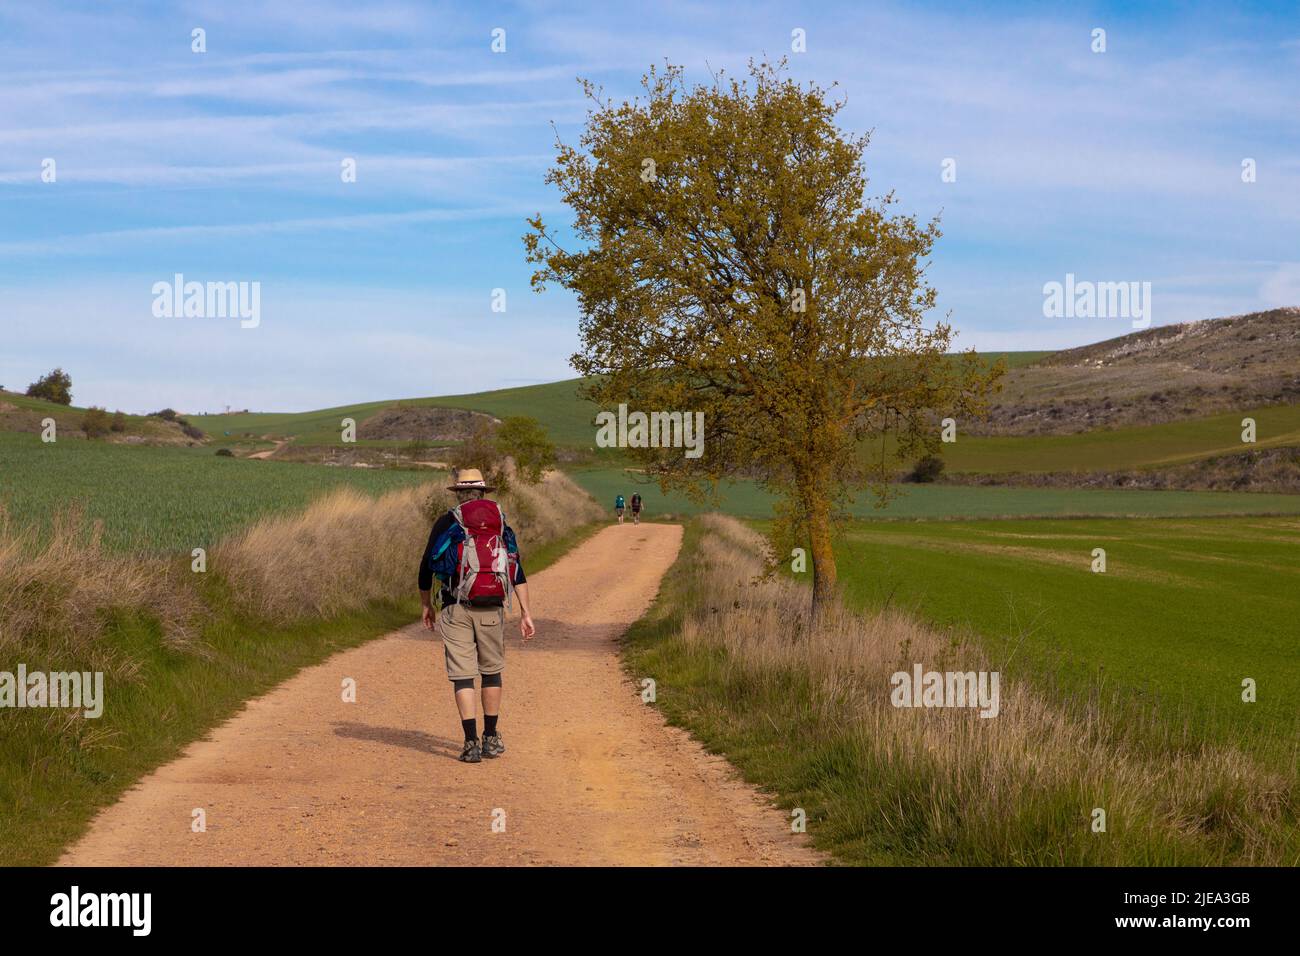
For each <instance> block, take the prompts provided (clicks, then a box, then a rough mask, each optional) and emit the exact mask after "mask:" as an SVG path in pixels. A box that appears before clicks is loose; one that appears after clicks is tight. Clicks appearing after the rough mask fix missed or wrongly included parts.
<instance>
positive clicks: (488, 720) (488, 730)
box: [483, 714, 497, 737]
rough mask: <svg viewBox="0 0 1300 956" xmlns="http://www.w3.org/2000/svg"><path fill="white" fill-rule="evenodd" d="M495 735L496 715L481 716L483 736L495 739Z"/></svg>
mask: <svg viewBox="0 0 1300 956" xmlns="http://www.w3.org/2000/svg"><path fill="white" fill-rule="evenodd" d="M496 733H497V715H496V714H484V715H483V736H484V737H495V736H496Z"/></svg>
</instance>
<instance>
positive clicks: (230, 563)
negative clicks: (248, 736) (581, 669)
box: [213, 472, 600, 623]
mask: <svg viewBox="0 0 1300 956" xmlns="http://www.w3.org/2000/svg"><path fill="white" fill-rule="evenodd" d="M442 485H443V482H442V480H439V481H438V482H437V483H436V484H432V485H430V486H426V487H420V488H408V489H403V490H400V491H394V492H390V493H389V494H386V495H384V496H383V497H381V498H379V499H378V500H375V499H371V498H367V497H365V496H364V495H361V494H358V493H357V492H354V491H351V490H350V489H344V490H341V491H337V492H335V493H333V494H331V495H328V496H326V497H323V498H321V499H319V500H317V501H316V502H314V503H313V504H312V505H311V506H309V507H308V508H307V509H306V511H304V512H302V513H300V514H294V515H280V516H276V517H272V518H265V519H263V520H261V521H259V522H257V523H256V524H254V525H253V526H251V527H250V528H248V529H246V530H245V531H243V532H242V533H240V534H237V535H235V536H234V537H233V538H231V539H230V540H228V541H226V542H224V543H223V544H222V545H221V546H220V547H218V548H217V549H216V551H215V553H214V562H213V567H214V568H217V569H219V570H220V573H221V574H222V575H223V576H224V577H225V578H226V580H227V581H229V582H230V584H231V586H232V589H233V593H234V595H235V599H236V601H237V602H239V604H240V605H241V606H242V607H243V608H244V609H245V610H247V611H249V612H251V613H253V614H255V615H257V616H258V617H261V618H264V619H266V620H270V621H275V622H281V623H283V622H288V621H293V620H298V619H301V618H304V617H311V616H329V615H331V614H337V613H341V612H343V611H350V610H355V609H357V608H361V607H365V606H366V605H367V604H369V603H370V602H371V601H375V600H383V599H391V598H393V597H396V596H400V595H404V594H411V593H413V591H414V589H415V579H416V572H417V569H418V558H419V555H420V549H421V548H422V547H424V544H425V542H426V540H427V539H428V536H429V529H430V527H431V526H432V522H433V521H434V520H435V519H436V518H437V517H438V516H439V515H440V514H441V513H442V512H443V511H445V510H447V508H449V507H451V506H453V505H454V504H455V499H454V497H453V496H452V494H451V493H450V492H448V491H446V490H445V489H444V488H443V487H442ZM499 500H500V502H501V506H502V508H503V510H504V511H505V513H506V518H507V520H508V521H509V522H510V526H511V527H512V528H513V529H514V530H515V534H516V536H517V537H518V539H519V546H520V550H521V552H522V553H524V554H525V555H526V554H527V548H529V547H537V546H540V545H542V544H545V543H547V542H549V541H552V540H554V539H556V538H558V537H559V536H560V535H562V534H563V533H565V532H566V531H568V530H569V529H570V528H571V527H573V526H574V525H577V524H583V523H586V522H588V521H591V520H595V518H597V517H599V516H600V508H599V506H598V505H597V504H596V503H595V502H594V501H592V499H591V498H590V496H588V495H587V494H586V493H585V492H583V491H582V490H581V489H580V488H578V486H577V485H575V484H574V483H573V482H572V481H570V480H569V479H568V478H567V477H566V476H564V475H562V474H559V473H558V472H553V473H551V474H548V475H547V476H546V479H545V481H544V482H543V483H542V484H541V485H538V486H536V487H529V486H527V485H522V484H519V483H515V485H514V486H513V487H512V489H511V491H509V492H507V493H505V494H503V495H501V496H499Z"/></svg>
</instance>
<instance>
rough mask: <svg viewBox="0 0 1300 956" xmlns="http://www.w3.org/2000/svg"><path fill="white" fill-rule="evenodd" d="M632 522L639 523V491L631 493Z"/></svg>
mask: <svg viewBox="0 0 1300 956" xmlns="http://www.w3.org/2000/svg"><path fill="white" fill-rule="evenodd" d="M632 523H633V524H640V523H641V493H640V492H639V491H634V492H633V493H632Z"/></svg>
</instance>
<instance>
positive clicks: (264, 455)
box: [244, 435, 289, 461]
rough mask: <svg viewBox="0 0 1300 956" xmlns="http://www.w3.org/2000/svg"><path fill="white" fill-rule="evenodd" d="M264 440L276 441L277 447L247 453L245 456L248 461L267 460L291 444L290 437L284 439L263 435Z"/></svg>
mask: <svg viewBox="0 0 1300 956" xmlns="http://www.w3.org/2000/svg"><path fill="white" fill-rule="evenodd" d="M262 441H273V442H275V447H274V448H268V449H267V450H266V451H255V452H253V453H252V454H251V455H245V456H244V457H245V458H246V459H247V460H248V461H265V460H266V459H268V458H271V457H273V456H274V455H275V453H276V452H278V451H279V450H280V449H281V448H283V447H284V446H285V445H287V444H289V442H288V439H285V440H283V441H282V440H280V439H279V438H272V437H270V436H269V435H263V436H262Z"/></svg>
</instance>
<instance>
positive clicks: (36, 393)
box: [27, 368, 72, 405]
mask: <svg viewBox="0 0 1300 956" xmlns="http://www.w3.org/2000/svg"><path fill="white" fill-rule="evenodd" d="M27 395H28V396H29V397H31V398H43V399H45V400H46V401H47V402H55V403H57V404H59V405H71V404H72V376H71V375H69V374H68V373H67V372H65V371H63V369H61V368H56V369H55V370H54V371H52V372H50V373H49V374H48V375H42V376H41V377H40V378H38V379H37V380H36V381H34V382H32V384H30V385H28V386H27Z"/></svg>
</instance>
